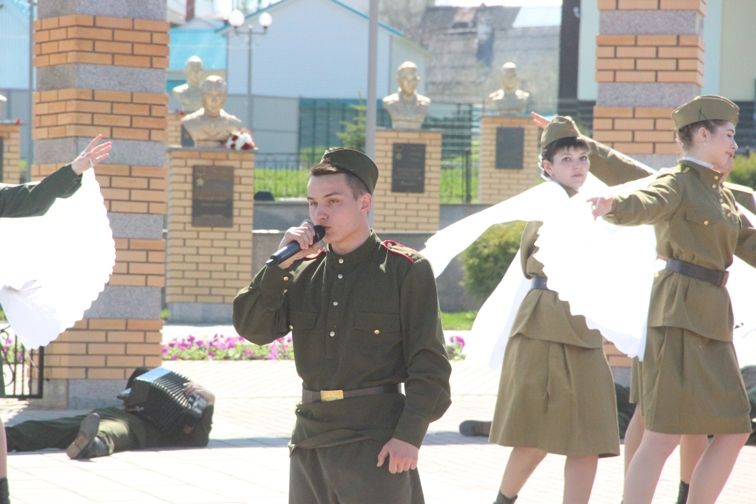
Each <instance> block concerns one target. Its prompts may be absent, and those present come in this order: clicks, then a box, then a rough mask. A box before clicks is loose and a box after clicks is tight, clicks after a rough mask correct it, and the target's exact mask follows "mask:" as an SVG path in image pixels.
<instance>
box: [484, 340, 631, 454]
mask: <svg viewBox="0 0 756 504" xmlns="http://www.w3.org/2000/svg"><path fill="white" fill-rule="evenodd" d="M490 439H491V441H492V442H494V443H497V444H499V445H502V446H516V447H530V448H539V449H541V450H545V451H547V452H549V453H557V454H561V455H568V456H586V455H598V456H614V455H618V454H619V431H618V427H617V400H616V395H615V391H614V382H613V380H612V374H611V371H610V370H609V364H608V363H607V361H606V357H605V356H604V352H603V350H602V349H601V348H583V347H578V346H573V345H566V344H563V343H554V342H551V341H542V340H537V339H531V338H528V337H526V336H523V335H521V334H518V335H515V336H512V337H511V338H510V340H509V343H508V344H507V351H506V354H505V357H504V364H503V366H502V370H501V381H500V383H499V395H498V398H497V400H496V411H495V412H494V419H493V424H492V426H491V437H490Z"/></svg>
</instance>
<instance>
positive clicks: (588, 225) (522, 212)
mask: <svg viewBox="0 0 756 504" xmlns="http://www.w3.org/2000/svg"><path fill="white" fill-rule="evenodd" d="M657 176H658V173H656V174H653V175H651V176H649V177H646V178H643V179H640V180H635V181H632V182H630V183H627V184H623V185H619V186H614V187H607V186H606V185H605V184H603V183H602V182H600V181H599V180H598V179H596V178H595V177H594V176H593V175H591V174H589V175H588V179H587V180H586V183H585V184H584V185H583V187H582V188H581V189H580V192H579V193H578V194H577V195H575V196H574V197H572V198H569V197H568V196H567V193H566V192H565V191H564V189H563V188H561V187H560V186H559V185H558V184H556V183H554V182H546V183H544V184H540V185H538V186H536V187H533V188H531V189H528V190H526V191H524V192H522V193H520V194H518V195H517V196H514V197H512V198H509V199H507V200H504V201H502V202H501V203H498V204H496V205H494V206H492V207H490V208H488V209H486V210H483V211H481V212H478V213H476V214H474V215H471V216H469V217H467V218H465V219H462V220H460V221H458V222H455V223H454V224H452V225H450V226H448V227H446V228H444V229H442V230H440V231H439V232H438V233H436V234H435V235H434V236H432V237H431V238H430V239H429V240H428V241H427V242H426V248H425V249H423V250H422V251H421V253H422V254H423V255H425V256H426V257H427V258H428V259H429V260H430V262H431V265H432V266H433V270H434V273H435V275H436V276H439V275H440V274H441V273H442V272H443V270H444V269H445V268H446V266H447V265H448V263H449V262H450V261H451V260H452V259H453V258H454V257H455V256H456V255H457V254H459V253H460V252H461V251H463V250H464V249H466V248H467V247H468V246H469V245H470V244H472V243H473V242H474V241H475V240H476V239H477V238H478V237H479V236H480V235H481V234H482V233H483V232H485V230H486V229H488V228H489V227H490V226H492V225H493V224H497V223H502V222H511V221H516V220H523V221H541V222H543V226H542V227H541V228H540V230H539V233H538V234H539V237H538V240H537V241H536V246H537V247H538V251H537V252H536V254H535V257H536V258H537V259H538V260H539V261H540V262H541V263H542V264H543V265H544V273H545V274H546V276H547V277H548V279H549V288H550V289H552V290H555V291H557V292H558V294H559V297H560V299H562V300H565V301H568V302H569V303H570V310H571V312H572V314H573V315H583V316H584V317H585V318H586V323H587V325H588V327H590V328H591V329H596V330H598V331H600V332H601V334H602V335H603V336H604V337H605V338H607V339H608V340H609V341H611V342H612V343H614V344H615V346H616V347H617V348H618V349H619V350H620V351H622V352H623V353H625V354H627V355H628V356H631V357H634V356H639V357H642V356H643V350H644V347H645V335H646V321H647V314H648V303H649V300H650V293H651V285H652V282H653V275H654V272H655V271H657V270H658V269H660V268H662V267H663V266H664V265H663V263H661V262H660V261H658V260H657V257H656V241H655V236H654V231H653V227H652V226H614V225H612V224H609V223H607V222H606V221H604V220H602V219H601V220H597V221H596V220H594V219H593V217H592V216H591V211H590V206H589V204H588V203H587V202H586V199H587V198H588V197H591V196H598V195H602V196H606V195H611V194H624V193H628V192H631V191H634V190H636V189H638V188H641V187H645V186H647V185H648V184H649V183H650V182H651V181H653V180H654V179H655V178H656V177H657ZM740 210H741V211H742V212H743V214H744V215H746V217H748V218H749V220H751V222H756V220H752V219H751V218H752V217H753V214H750V213H749V212H748V211H747V210H746V209H744V208H742V207H741V208H740ZM754 285H756V270H754V268H751V267H750V266H748V265H747V264H745V263H744V262H743V261H741V260H739V259H737V258H735V262H734V263H733V265H732V267H731V268H730V281H729V282H728V291H729V292H730V296H731V298H732V303H733V312H734V314H735V326H736V333H735V338H734V343H735V347H736V350H737V351H738V357H739V359H740V364H741V365H742V366H745V365H749V364H751V363H756V310H753V302H752V298H750V296H749V295H750V294H752V292H753V286H754ZM529 289H530V282H529V281H528V280H527V279H525V277H524V275H523V274H522V268H521V265H520V260H519V254H518V256H516V257H515V258H514V259H513V261H512V263H511V264H510V267H509V268H508V270H507V272H506V273H505V275H504V278H503V279H502V280H501V282H500V283H499V285H498V286H497V287H496V289H495V290H494V292H493V293H492V294H491V296H490V297H489V298H488V299H487V300H486V301H485V302H484V303H483V306H481V308H480V310H479V312H478V316H477V317H476V319H475V322H474V323H473V327H472V330H471V332H470V335H469V337H468V341H467V342H466V343H467V349H466V350H467V352H466V353H467V356H468V359H470V360H473V361H478V362H486V363H487V364H488V365H489V366H491V367H492V368H495V367H498V366H500V365H501V362H502V359H503V355H504V349H505V347H506V344H507V340H508V338H509V333H510V330H511V327H512V323H513V321H514V317H515V315H516V314H517V310H518V308H519V306H520V304H521V302H522V299H523V298H524V297H525V294H527V292H528V290H529Z"/></svg>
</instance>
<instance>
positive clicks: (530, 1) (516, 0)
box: [436, 0, 562, 7]
mask: <svg viewBox="0 0 756 504" xmlns="http://www.w3.org/2000/svg"><path fill="white" fill-rule="evenodd" d="M482 3H485V4H486V5H488V6H493V5H504V6H507V7H536V6H537V7H541V6H544V5H551V6H553V5H562V0H436V5H456V6H458V7H477V6H479V5H480V4H482Z"/></svg>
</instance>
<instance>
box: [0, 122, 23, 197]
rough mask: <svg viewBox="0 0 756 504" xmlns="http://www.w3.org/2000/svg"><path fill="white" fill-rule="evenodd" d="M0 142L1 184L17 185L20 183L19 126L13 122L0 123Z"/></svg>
mask: <svg viewBox="0 0 756 504" xmlns="http://www.w3.org/2000/svg"><path fill="white" fill-rule="evenodd" d="M0 140H2V153H1V154H2V155H0V169H2V180H0V182H2V183H3V184H18V183H19V182H21V167H20V166H19V163H20V162H21V125H20V124H16V123H15V122H0Z"/></svg>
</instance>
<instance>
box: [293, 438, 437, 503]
mask: <svg viewBox="0 0 756 504" xmlns="http://www.w3.org/2000/svg"><path fill="white" fill-rule="evenodd" d="M380 450H381V446H380V445H379V444H378V443H377V442H375V441H359V442H356V443H349V444H344V445H339V446H332V447H328V448H312V449H302V448H299V449H296V450H294V452H293V453H292V455H291V459H290V464H289V465H290V471H289V504H387V503H391V504H424V503H425V499H424V498H423V489H422V486H421V485H420V476H419V474H418V472H417V470H415V471H409V472H403V473H400V474H391V473H390V472H389V471H388V465H389V460H388V458H387V459H386V460H385V461H384V463H383V466H382V467H376V464H377V461H378V452H380Z"/></svg>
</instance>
